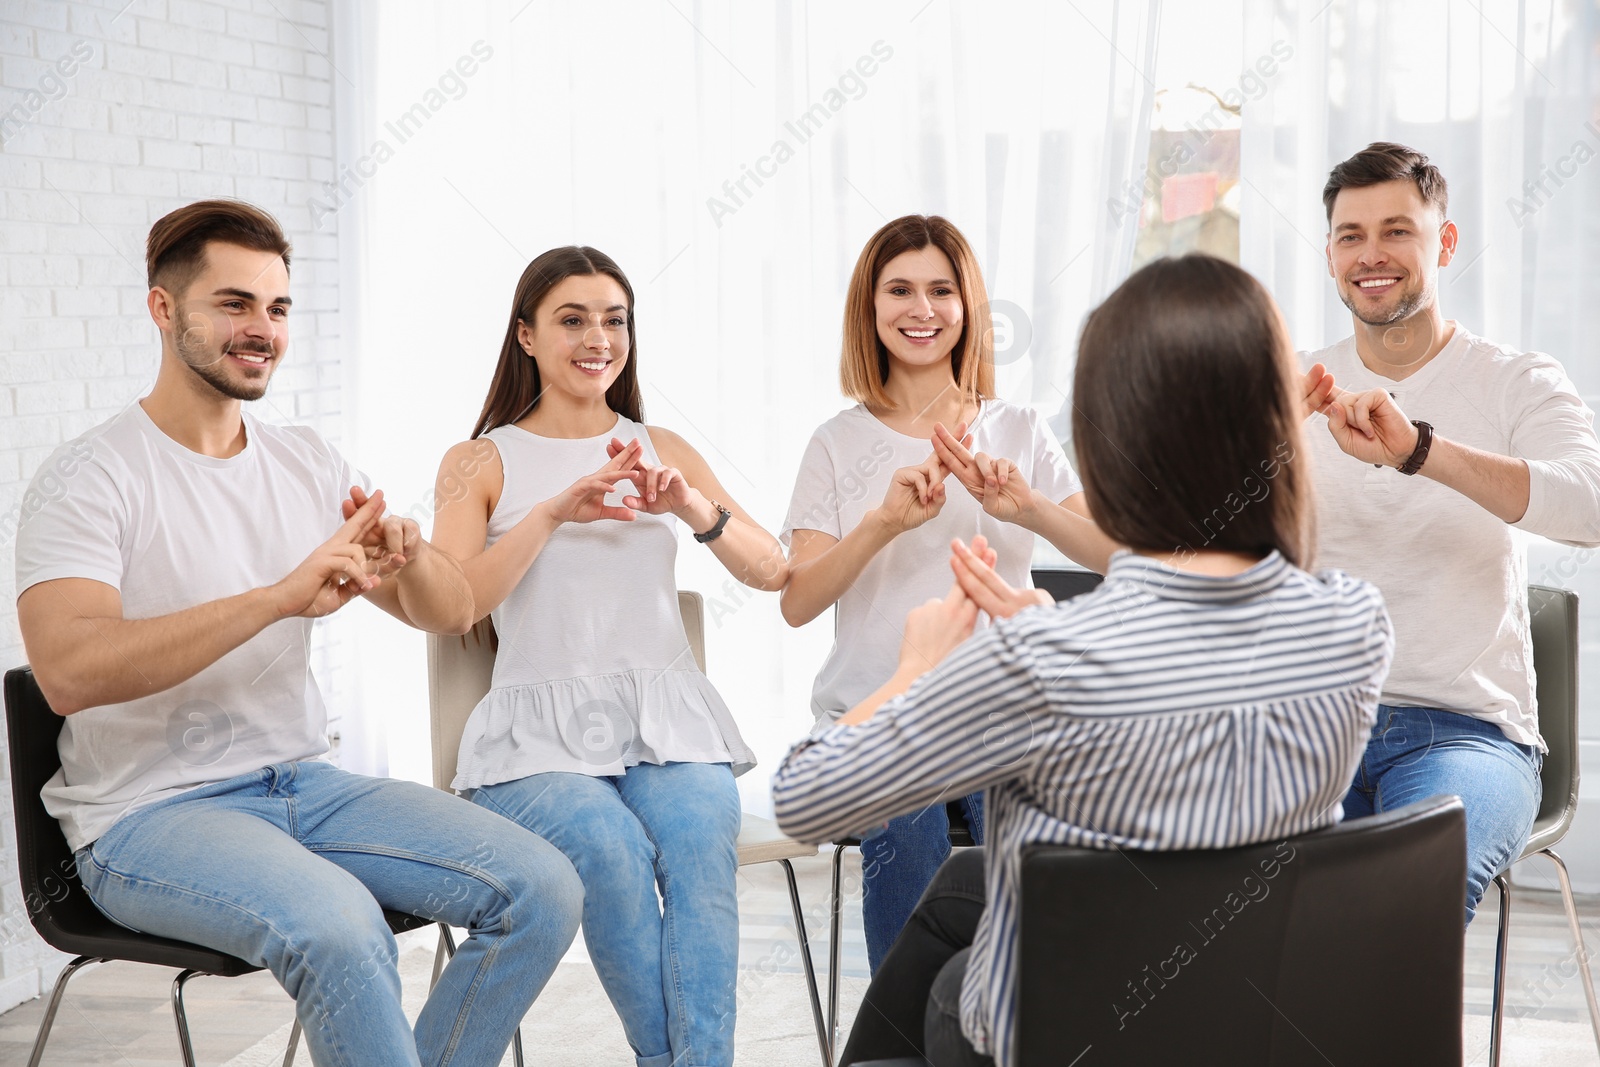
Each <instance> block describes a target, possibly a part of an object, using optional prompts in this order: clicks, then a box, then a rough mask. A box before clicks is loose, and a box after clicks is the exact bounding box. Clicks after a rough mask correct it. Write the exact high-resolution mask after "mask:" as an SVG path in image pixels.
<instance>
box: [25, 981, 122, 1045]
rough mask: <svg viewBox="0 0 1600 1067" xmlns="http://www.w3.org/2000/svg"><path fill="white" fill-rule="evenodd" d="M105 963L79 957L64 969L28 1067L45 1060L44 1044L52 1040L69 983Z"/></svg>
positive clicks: (45, 1014)
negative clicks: (75, 977)
mask: <svg viewBox="0 0 1600 1067" xmlns="http://www.w3.org/2000/svg"><path fill="white" fill-rule="evenodd" d="M103 962H105V961H104V960H102V959H101V958H100V957H99V956H79V957H78V958H77V959H75V960H73V961H72V962H71V963H69V964H67V965H66V967H65V968H63V970H62V971H61V976H60V977H59V978H57V979H56V986H55V989H54V990H52V991H51V993H50V1003H49V1005H48V1006H46V1007H45V1009H44V1019H43V1020H42V1021H41V1022H40V1023H39V1036H38V1037H36V1038H34V1039H33V1055H31V1056H29V1057H28V1067H39V1061H40V1060H41V1059H43V1058H44V1043H45V1042H46V1041H48V1040H50V1029H51V1027H53V1026H55V1024H56V1009H57V1008H59V1007H61V994H63V993H65V992H66V991H67V982H68V981H69V980H70V979H71V978H72V976H73V975H75V974H77V973H78V971H79V970H80V969H82V968H84V967H87V966H88V965H89V964H91V963H103Z"/></svg>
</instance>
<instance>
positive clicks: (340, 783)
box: [17, 200, 583, 1067]
mask: <svg viewBox="0 0 1600 1067" xmlns="http://www.w3.org/2000/svg"><path fill="white" fill-rule="evenodd" d="M147 267H148V272H149V282H150V295H149V298H148V307H149V310H150V317H151V318H152V319H154V320H155V323H156V325H157V327H159V329H160V331H161V364H160V371H159V372H158V375H157V378H156V383H155V385H154V387H153V388H152V389H151V390H150V393H149V395H148V396H145V397H144V398H142V399H141V400H139V401H138V402H136V403H134V404H130V405H129V406H128V408H127V409H126V410H124V411H123V412H122V413H121V414H119V415H116V416H115V417H113V418H112V419H110V420H109V421H107V422H105V423H102V424H101V425H99V426H97V427H95V428H94V429H91V430H89V431H88V432H87V433H85V434H84V435H83V436H81V437H79V438H78V439H76V440H75V441H72V442H68V443H67V444H65V445H63V446H61V448H60V449H59V450H58V452H57V454H56V455H53V456H52V457H51V458H50V459H49V460H48V461H47V462H46V463H45V465H44V467H43V468H41V470H40V473H39V475H38V476H37V477H36V478H35V479H34V486H33V487H32V488H31V489H30V496H29V499H30V500H32V501H33V502H35V504H36V506H30V507H29V508H26V509H25V511H26V513H27V518H26V519H25V521H24V523H23V525H22V526H21V528H20V529H19V531H18V535H17V589H18V590H19V596H18V599H17V614H18V619H19V622H20V625H21V629H22V637H23V641H24V643H25V645H26V646H27V650H28V656H29V659H30V660H31V661H32V664H33V668H34V673H35V676H36V678H37V679H38V682H39V685H40V687H41V688H42V689H43V691H44V694H45V696H46V697H47V698H48V699H49V701H50V704H51V707H52V708H53V709H54V710H55V711H56V712H57V713H58V714H60V715H63V716H65V717H66V721H65V723H63V726H62V731H61V740H60V744H59V749H60V753H61V769H60V771H58V772H57V774H56V775H55V777H54V778H52V779H51V780H50V782H49V783H48V784H47V785H46V786H45V789H44V791H43V797H44V802H45V806H46V807H47V808H48V810H49V811H50V813H51V814H52V815H54V816H55V817H56V818H57V819H58V820H59V821H60V823H61V827H62V831H63V832H64V833H65V835H66V838H67V841H68V843H69V845H70V846H71V847H72V848H73V850H74V852H75V856H76V861H77V869H78V873H79V875H80V876H81V877H82V880H83V884H84V887H85V888H86V889H87V890H88V892H89V896H90V897H91V898H92V899H93V900H94V902H95V904H96V906H98V907H99V908H100V909H101V910H102V911H104V912H105V913H106V914H107V915H108V916H110V917H111V918H112V919H114V920H116V921H117V922H118V923H121V924H122V925H124V926H128V927H130V928H132V929H135V930H141V931H144V932H146V933H151V934H158V935H161V936H163V937H171V938H177V939H180V940H184V941H191V942H194V943H196V944H200V945H205V946H207V947H209V948H214V949H219V950H221V951H224V952H228V953H232V954H233V955H235V956H239V957H241V958H242V959H244V960H247V961H248V962H250V963H253V964H256V965H257V966H261V967H266V968H268V969H269V970H271V972H272V974H273V976H274V977H276V978H277V979H278V981H279V982H280V983H281V984H282V985H283V987H284V988H285V989H286V990H287V991H288V992H289V994H290V995H291V996H293V997H294V998H295V1003H296V1012H297V1014H298V1016H299V1019H300V1022H301V1024H302V1025H303V1027H304V1029H305V1034H306V1040H307V1043H308V1045H309V1046H310V1049H311V1058H312V1059H313V1061H315V1062H316V1063H318V1064H324V1065H332V1064H339V1065H370V1067H396V1065H417V1064H428V1065H435V1064H443V1063H450V1064H457V1065H466V1064H473V1065H478V1067H489V1065H490V1064H498V1063H499V1062H500V1060H501V1057H502V1056H503V1055H504V1053H505V1049H506V1046H507V1045H508V1044H509V1042H510V1040H511V1036H512V1033H513V1032H514V1030H515V1028H516V1026H517V1024H518V1022H519V1021H520V1020H521V1018H522V1016H523V1013H524V1012H525V1011H526V1010H527V1008H528V1006H529V1004H531V1003H532V1001H533V999H534V997H535V996H537V995H538V993H539V990H540V989H541V988H543V986H544V984H545V981H546V980H547V979H548V978H549V977H550V974H551V973H552V971H553V970H554V969H555V965H556V964H557V963H558V962H559V961H560V958H561V954H562V952H563V951H565V949H566V947H567V946H568V944H570V943H571V941H572V938H573V935H574V933H575V932H576V930H577V925H578V920H579V915H580V911H581V907H582V895H583V890H582V884H581V883H580V882H579V881H578V877H577V872H576V871H574V870H573V868H572V865H571V864H570V863H569V862H568V861H567V859H566V858H565V857H564V856H563V855H562V854H561V853H560V852H558V851H557V850H556V849H555V848H554V847H553V846H551V845H550V844H548V843H547V842H545V841H544V840H543V839H541V838H539V837H536V836H534V835H533V834H531V833H529V832H528V831H526V830H523V829H522V828H521V827H518V826H516V825H515V824H513V823H512V822H510V821H509V820H506V819H502V818H500V817H499V816H497V815H494V814H492V813H490V812H488V811H485V810H484V809H483V808H480V807H475V806H474V805H471V804H468V803H466V802H465V801H462V800H459V799H457V798H455V797H452V796H448V795H446V794H445V793H442V792H440V791H438V790H435V789H430V788H428V787H426V786H422V785H418V784H416V783H413V782H399V781H393V780H390V779H382V778H370V777H367V776H364V775H358V774H352V773H349V772H346V771H342V770H340V769H338V768H336V767H334V766H333V765H332V764H330V763H328V762H326V760H325V759H324V757H325V756H326V753H327V751H328V742H327V736H326V734H327V713H326V710H325V708H324V707H323V703H322V698H321V695H320V694H319V692H318V689H317V684H316V680H315V679H314V678H312V676H311V672H310V669H309V661H308V651H309V647H310V639H311V626H312V622H313V620H314V619H316V618H318V617H320V616H323V615H327V614H329V613H330V612H333V611H336V610H338V609H339V608H341V607H343V606H344V604H346V603H347V602H348V601H350V600H351V599H354V598H356V597H363V598H365V599H368V600H371V601H373V602H374V603H376V604H377V605H378V606H379V607H381V608H383V609H384V610H386V611H388V612H389V613H391V614H393V615H395V616H396V617H398V618H400V619H401V620H402V621H405V622H407V623H410V624H412V625H414V626H417V627H420V628H422V629H426V630H433V631H436V632H445V633H458V634H459V633H464V632H465V631H466V630H467V629H468V628H469V627H470V626H471V625H472V622H473V620H474V618H475V617H476V608H475V606H474V604H473V599H472V595H471V593H470V591H469V590H468V587H467V584H466V581H465V579H464V577H463V575H462V573H461V568H460V565H459V564H458V563H456V561H455V560H453V559H451V558H450V557H449V556H446V555H445V554H443V553H441V552H438V551H436V550H434V549H433V548H432V547H431V546H430V545H429V544H428V543H427V542H426V541H424V540H423V539H422V537H421V535H420V532H419V530H418V528H417V524H416V523H415V522H414V521H412V520H409V519H399V518H395V517H392V516H389V517H386V516H384V514H383V511H384V505H383V496H382V494H381V493H380V492H377V491H375V490H372V489H371V487H370V486H368V485H366V484H365V480H364V479H363V478H362V477H361V476H360V475H359V474H357V473H356V472H355V471H353V470H352V469H351V467H350V465H349V464H348V463H346V462H345V461H344V460H343V459H342V458H341V457H340V456H339V454H338V453H337V452H336V451H335V450H334V449H333V448H332V447H331V446H329V445H328V444H327V443H326V442H325V441H323V440H322V439H321V438H320V437H318V436H317V435H316V434H315V433H314V432H312V431H311V430H309V429H306V428H304V427H297V426H275V425H271V424H268V423H265V422H262V421H261V420H259V419H257V418H256V417H255V416H254V415H253V414H251V413H250V412H248V411H245V410H244V409H243V405H242V401H245V400H255V399H259V398H260V397H261V396H262V395H264V394H265V392H266V389H267V383H268V381H269V380H270V379H271V377H272V374H273V371H274V370H275V369H276V368H277V366H278V364H279V363H281V362H282V361H283V359H284V352H285V349H286V347H287V344H288V336H289V332H288V320H289V308H290V298H289V243H288V241H287V240H285V239H284V236H283V233H282V231H281V230H280V229H279V227H278V224H277V222H276V220H274V219H273V218H272V216H270V215H268V214H267V213H266V212H263V211H261V210H259V209H257V208H254V207H252V206H250V205H248V204H244V203H240V202H238V201H223V200H213V201H203V202H201V203H197V204H191V205H189V206H188V207H184V208H180V209H178V210H177V211H174V212H172V213H171V214H169V215H167V216H166V217H164V218H162V219H161V220H160V221H158V222H157V223H156V225H155V226H154V227H153V228H152V229H151V231H150V238H149V242H148V248H147ZM385 908H388V909H391V910H395V911H401V912H407V913H410V914H414V915H421V916H424V917H427V918H430V919H437V920H440V921H444V922H448V923H449V924H450V925H451V926H457V927H464V928H466V929H468V930H469V931H470V933H471V936H470V937H469V938H468V939H467V940H466V942H464V943H463V945H462V946H461V948H460V950H459V951H457V953H456V954H455V957H454V959H452V960H451V962H450V965H449V966H448V967H446V968H445V970H444V973H443V975H442V976H441V977H440V980H439V983H438V985H437V986H436V987H435V988H434V990H433V993H432V995H431V996H430V997H429V998H428V1002H427V1004H426V1005H425V1006H424V1008H423V1009H422V1014H421V1015H420V1016H419V1018H418V1019H417V1022H416V1026H415V1030H414V1031H413V1028H412V1026H411V1024H409V1023H408V1022H407V1021H406V1017H405V1015H404V1014H403V1013H402V1012H401V1006H400V978H399V974H398V972H397V970H396V961H397V956H398V952H397V948H396V944H395V940H394V937H393V935H392V934H391V933H390V932H389V927H388V925H387V924H386V923H385V921H384V915H383V909H385Z"/></svg>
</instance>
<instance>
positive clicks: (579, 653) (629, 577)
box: [450, 415, 756, 789]
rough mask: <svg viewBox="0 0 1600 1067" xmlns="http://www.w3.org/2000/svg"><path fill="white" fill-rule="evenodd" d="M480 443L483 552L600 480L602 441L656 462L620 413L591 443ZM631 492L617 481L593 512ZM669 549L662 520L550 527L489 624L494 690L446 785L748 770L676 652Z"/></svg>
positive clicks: (670, 520) (749, 758)
mask: <svg viewBox="0 0 1600 1067" xmlns="http://www.w3.org/2000/svg"><path fill="white" fill-rule="evenodd" d="M484 436H485V437H486V438H487V439H488V440H490V441H493V442H494V444H495V447H496V448H497V449H499V451H500V463H501V466H502V468H503V469H504V471H505V484H504V488H503V489H502V490H501V492H500V501H499V503H498V504H496V506H495V509H494V513H493V514H492V515H490V516H489V537H488V543H489V544H490V545H493V544H494V543H495V542H496V541H498V540H499V539H500V538H501V537H503V536H505V534H506V533H507V532H508V531H509V530H510V529H511V528H512V527H513V526H515V525H516V524H517V523H518V522H519V521H521V520H522V518H523V517H524V516H526V515H527V514H528V512H529V511H531V510H532V509H533V507H534V505H536V504H538V503H539V502H540V501H544V500H548V499H549V498H551V497H553V496H555V495H556V494H557V493H559V492H561V491H562V490H563V489H566V488H567V487H568V486H570V485H571V484H572V483H573V482H575V481H577V480H578V479H579V478H581V477H583V476H584V475H586V474H593V473H594V472H595V471H596V470H598V469H600V467H601V466H602V465H603V464H604V463H605V462H606V460H607V458H608V457H607V456H606V444H607V442H609V441H610V440H611V438H612V437H616V438H619V439H620V440H623V441H627V440H630V439H631V438H634V437H637V438H638V439H639V441H640V443H641V444H642V445H643V446H644V459H645V460H646V461H647V462H649V463H652V464H658V463H660V462H661V461H660V460H659V459H658V458H657V456H656V451H655V446H654V445H653V444H652V443H651V441H650V435H649V434H648V433H647V432H646V430H645V427H644V426H643V425H642V424H640V423H636V422H633V421H631V420H629V419H627V418H624V417H622V416H620V415H619V416H618V417H617V424H616V426H614V427H613V428H612V429H610V430H607V431H606V432H605V433H603V434H601V435H600V436H598V437H585V438H580V439H577V440H566V439H560V438H553V437H540V436H537V435H536V434H532V433H529V432H528V431H526V430H523V429H520V428H519V427H516V426H500V427H497V428H496V429H493V430H490V431H489V432H488V433H487V434H485V435H484ZM635 492H636V490H635V488H634V486H633V483H632V482H630V481H628V480H626V479H624V480H623V481H620V482H618V483H617V487H616V491H615V492H613V493H611V494H609V495H607V497H606V503H608V504H614V505H621V503H622V497H623V496H625V495H632V494H634V493H635ZM677 551H678V537H677V519H676V518H674V517H673V516H672V515H670V514H667V515H645V514H640V513H636V514H635V518H634V520H633V521H632V522H624V521H619V520H616V519H602V520H600V521H598V522H591V523H575V522H568V523H562V524H561V525H560V526H558V527H556V531H555V533H554V534H552V535H551V537H550V540H549V541H548V542H547V543H546V544H545V546H544V549H543V550H542V551H541V552H540V553H539V555H538V557H537V558H535V559H534V561H533V565H532V566H531V567H529V568H528V572H527V573H526V574H525V575H523V577H522V581H520V582H518V583H517V586H516V588H515V589H513V590H512V591H511V595H510V596H508V597H506V599H505V602H504V603H502V604H501V605H500V606H499V607H498V608H496V609H495V610H494V612H493V613H492V615H493V618H494V626H495V631H496V632H497V633H498V634H499V637H500V647H499V651H498V652H497V653H496V655H495V662H494V681H493V686H492V688H491V689H490V690H489V693H488V695H487V696H485V697H484V698H483V700H482V701H480V702H479V703H478V706H477V707H476V708H474V709H473V711H472V715H471V717H469V718H468V720H467V726H466V730H465V731H464V732H463V733H462V736H461V754H460V757H459V760H458V762H457V764H456V777H455V780H454V781H453V782H451V783H450V784H451V786H452V787H453V788H455V789H476V788H477V787H479V786H484V785H494V784H497V783H499V782H509V781H513V780H515V779H518V778H525V777H527V776H528V775H530V774H537V773H540V772H542V771H571V772H575V773H577V774H590V775H615V774H624V773H626V771H627V769H628V768H629V767H633V766H636V765H638V764H640V763H656V764H660V763H666V762H668V761H675V762H683V763H731V764H732V765H733V772H734V773H735V774H743V773H744V772H745V771H747V770H749V769H750V768H751V767H753V766H755V762H756V758H755V754H754V753H753V752H751V751H750V748H749V747H748V746H747V745H746V744H745V743H744V739H743V738H742V737H741V736H740V735H739V728H738V726H737V725H736V724H735V723H734V721H733V715H732V714H731V713H730V712H729V711H728V707H727V705H726V704H724V703H723V702H722V698H721V697H720V696H718V695H717V691H716V690H715V689H714V688H712V685H711V682H710V680H709V679H707V678H706V676H705V675H704V674H702V673H701V672H700V668H699V666H698V665H697V664H696V663H695V660H694V654H693V652H691V651H690V649H689V639H688V638H687V637H686V636H685V634H684V630H683V621H682V617H681V616H680V615H679V613H678V592H677V584H676V582H675V581H674V578H673V565H674V561H675V558H676V556H677Z"/></svg>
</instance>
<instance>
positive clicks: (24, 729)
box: [5, 667, 429, 1067]
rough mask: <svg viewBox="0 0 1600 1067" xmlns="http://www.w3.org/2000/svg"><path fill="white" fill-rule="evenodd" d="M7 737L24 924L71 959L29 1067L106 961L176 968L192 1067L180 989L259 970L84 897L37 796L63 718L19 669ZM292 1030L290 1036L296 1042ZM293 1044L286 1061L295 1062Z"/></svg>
mask: <svg viewBox="0 0 1600 1067" xmlns="http://www.w3.org/2000/svg"><path fill="white" fill-rule="evenodd" d="M5 706H6V736H7V739H8V741H9V744H10V756H11V802H12V806H13V810H14V811H15V813H16V823H17V868H18V873H19V875H20V880H21V882H22V899H23V901H24V902H25V904H26V907H27V909H28V919H29V921H31V922H32V923H33V928H34V929H35V930H37V931H38V932H39V936H40V937H42V938H44V940H45V942H46V943H48V944H49V945H50V946H51V947H52V948H55V949H58V950H60V951H62V952H68V953H71V954H72V955H73V956H75V957H76V959H74V960H73V961H72V962H71V963H69V964H67V967H66V969H65V970H63V971H62V972H61V977H59V978H57V979H56V984H55V989H54V990H53V991H52V992H51V994H50V1003H49V1005H48V1006H47V1007H46V1008H45V1013H44V1019H43V1021H42V1022H40V1024H39V1036H38V1037H37V1038H35V1039H34V1043H33V1054H32V1056H30V1057H29V1059H28V1067H38V1065H39V1061H40V1059H41V1058H42V1057H43V1056H44V1046H45V1042H46V1041H48V1040H49V1039H50V1028H51V1027H52V1026H53V1025H54V1024H55V1019H56V1010H57V1009H58V1008H59V1007H60V1006H61V995H62V994H63V993H65V992H66V989H67V982H68V981H69V980H70V979H71V978H72V976H73V975H74V974H76V973H77V972H78V971H79V970H80V969H81V968H83V967H85V966H87V965H89V964H91V963H103V962H105V961H107V960H127V961H128V962H130V963H151V964H155V965H156V966H158V967H174V968H177V970H178V972H179V973H178V976H177V978H176V979H174V980H173V983H172V1015H173V1018H174V1020H175V1021H176V1022H177V1025H178V1044H179V1048H180V1051H181V1053H182V1055H183V1063H184V1067H195V1060H194V1046H193V1044H192V1042H191V1041H190V1039H189V1020H188V1017H187V1016H186V1015H185V1013H184V1008H183V987H184V985H185V984H186V983H187V982H188V981H189V979H191V978H193V977H194V976H195V975H197V974H212V975H218V976H220V977H223V978H232V977H235V976H237V975H241V974H249V973H251V972H252V971H258V970H260V969H261V968H259V967H255V966H253V965H251V964H249V963H246V962H245V961H244V960H241V959H239V958H237V957H235V956H230V955H228V954H227V953H225V952H218V951H216V950H214V949H209V948H202V947H200V946H199V945H191V944H189V943H187V942H184V941H173V940H171V939H169V938H165V937H155V936H152V935H150V934H138V933H134V932H133V931H131V930H128V929H125V928H124V927H121V926H118V925H117V924H116V923H114V922H112V921H111V920H110V919H108V918H106V917H105V915H104V914H103V913H101V911H100V909H99V908H97V907H95V906H94V902H93V901H92V900H90V899H89V894H88V891H87V890H85V889H84V888H83V883H82V882H80V881H79V880H78V869H77V865H76V864H75V863H74V862H73V859H72V850H71V849H69V848H68V847H67V839H66V837H65V836H63V834H62V833H61V824H60V823H58V822H56V820H55V819H53V818H51V816H50V814H49V812H47V811H45V809H44V802H43V801H42V800H40V798H39V791H40V790H41V789H43V788H44V785H45V783H46V782H47V781H49V780H50V778H51V777H53V776H54V775H55V773H56V770H57V769H58V768H60V766H61V757H60V755H59V754H58V753H57V751H56V739H57V737H58V736H59V735H60V733H61V723H62V719H61V717H60V716H59V715H57V714H56V713H55V712H53V711H51V710H50V705H49V704H48V703H46V701H45V698H44V694H43V693H42V692H40V691H39V685H38V683H37V682H35V681H34V678H33V671H32V670H30V669H28V668H27V667H18V668H16V669H15V670H10V671H7V672H6V677H5ZM384 918H386V919H388V920H389V928H390V929H391V930H393V931H394V932H395V933H397V934H398V933H403V932H405V931H406V930H415V929H417V928H418V927H422V926H427V925H428V923H429V920H427V919H421V918H417V917H415V916H412V915H403V914H401V913H399V912H393V911H385V912H384ZM298 1036H299V1032H298V1028H296V1031H295V1034H294V1037H298ZM294 1049H295V1045H294V1043H293V1038H291V1044H290V1046H289V1050H288V1053H287V1055H286V1058H285V1060H284V1064H285V1067H288V1065H289V1064H291V1063H293V1062H294V1060H293V1057H294Z"/></svg>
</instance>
